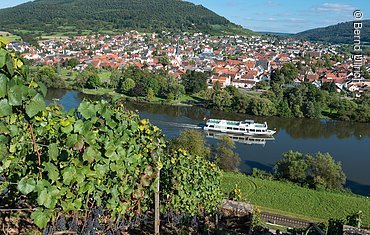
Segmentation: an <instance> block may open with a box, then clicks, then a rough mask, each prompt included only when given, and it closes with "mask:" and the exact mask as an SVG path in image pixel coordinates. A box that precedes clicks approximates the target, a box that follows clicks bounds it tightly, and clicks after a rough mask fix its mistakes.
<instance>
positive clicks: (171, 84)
mask: <svg viewBox="0 0 370 235" xmlns="http://www.w3.org/2000/svg"><path fill="white" fill-rule="evenodd" d="M165 93H166V96H167V97H168V96H169V95H170V94H172V95H173V96H174V99H175V100H178V99H180V97H181V96H182V95H184V94H185V88H184V86H183V85H182V84H180V83H179V82H178V81H177V80H176V79H175V78H172V77H171V78H169V79H168V80H167V89H166V91H165Z"/></svg>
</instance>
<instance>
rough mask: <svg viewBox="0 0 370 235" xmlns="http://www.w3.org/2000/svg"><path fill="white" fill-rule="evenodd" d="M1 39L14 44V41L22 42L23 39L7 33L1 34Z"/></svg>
mask: <svg viewBox="0 0 370 235" xmlns="http://www.w3.org/2000/svg"><path fill="white" fill-rule="evenodd" d="M0 38H2V39H5V41H8V42H14V41H21V40H22V39H21V38H20V37H19V36H17V35H14V34H10V33H7V32H0Z"/></svg>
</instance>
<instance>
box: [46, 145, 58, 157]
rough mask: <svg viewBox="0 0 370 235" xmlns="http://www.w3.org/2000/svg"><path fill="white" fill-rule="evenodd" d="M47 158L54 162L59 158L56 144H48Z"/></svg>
mask: <svg viewBox="0 0 370 235" xmlns="http://www.w3.org/2000/svg"><path fill="white" fill-rule="evenodd" d="M48 154H49V158H50V159H51V160H54V161H56V160H57V159H58V156H59V149H58V145H57V144H56V143H53V144H50V145H49V150H48Z"/></svg>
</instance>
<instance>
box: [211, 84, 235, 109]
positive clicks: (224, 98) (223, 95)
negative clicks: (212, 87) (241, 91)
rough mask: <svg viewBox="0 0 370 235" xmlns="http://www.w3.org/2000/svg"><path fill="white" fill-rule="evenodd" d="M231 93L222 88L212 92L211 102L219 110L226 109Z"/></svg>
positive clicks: (229, 102)
mask: <svg viewBox="0 0 370 235" xmlns="http://www.w3.org/2000/svg"><path fill="white" fill-rule="evenodd" d="M231 98H232V97H231V95H230V94H229V93H228V92H227V91H226V90H224V89H222V90H218V91H214V92H213V93H212V104H213V106H214V107H215V108H217V109H219V110H227V109H228V108H229V107H230V105H231Z"/></svg>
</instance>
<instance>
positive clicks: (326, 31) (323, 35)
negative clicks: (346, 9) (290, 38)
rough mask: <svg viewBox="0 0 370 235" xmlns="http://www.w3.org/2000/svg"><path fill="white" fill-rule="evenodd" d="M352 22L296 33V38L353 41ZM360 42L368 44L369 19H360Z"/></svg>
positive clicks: (333, 41)
mask: <svg viewBox="0 0 370 235" xmlns="http://www.w3.org/2000/svg"><path fill="white" fill-rule="evenodd" d="M353 30H354V28H353V22H351V21H350V22H345V23H339V24H336V25H331V26H328V27H324V28H317V29H311V30H307V31H304V32H301V33H298V34H296V35H295V36H296V37H298V38H302V39H306V40H310V41H323V42H331V43H347V44H352V43H353ZM361 43H366V44H370V20H363V21H362V30H361Z"/></svg>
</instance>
